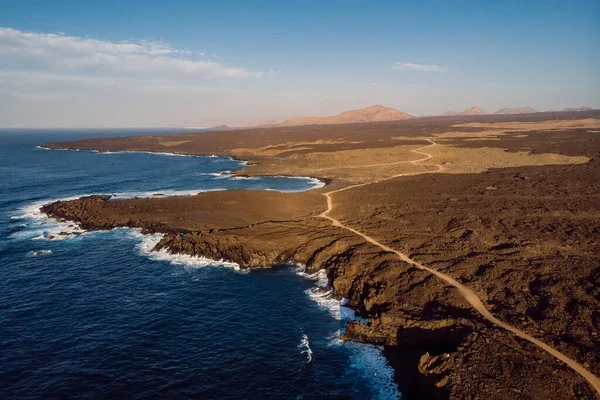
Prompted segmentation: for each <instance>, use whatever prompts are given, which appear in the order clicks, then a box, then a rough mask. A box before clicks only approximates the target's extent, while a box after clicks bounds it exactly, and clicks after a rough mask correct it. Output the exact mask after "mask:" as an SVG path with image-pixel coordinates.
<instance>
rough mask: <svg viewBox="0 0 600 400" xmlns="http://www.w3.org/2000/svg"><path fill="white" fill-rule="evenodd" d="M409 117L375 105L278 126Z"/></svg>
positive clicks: (288, 121) (344, 122)
mask: <svg viewBox="0 0 600 400" xmlns="http://www.w3.org/2000/svg"><path fill="white" fill-rule="evenodd" d="M409 118H413V117H412V115H409V114H407V113H404V112H402V111H398V110H395V109H393V108H388V107H383V106H379V105H375V106H370V107H366V108H361V109H360V110H351V111H345V112H343V113H341V114H338V115H333V116H329V117H301V118H294V119H290V120H287V121H285V122H283V123H282V124H281V125H280V126H294V125H332V124H351V123H357V122H378V121H397V120H401V119H409Z"/></svg>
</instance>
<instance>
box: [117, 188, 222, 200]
mask: <svg viewBox="0 0 600 400" xmlns="http://www.w3.org/2000/svg"><path fill="white" fill-rule="evenodd" d="M223 190H227V189H223V188H217V189H192V190H160V189H157V190H151V191H145V192H120V193H113V197H112V198H113V199H117V200H119V199H132V198H134V197H160V198H162V197H181V196H195V195H197V194H199V193H205V192H219V191H223Z"/></svg>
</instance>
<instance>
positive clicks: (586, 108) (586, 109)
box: [561, 107, 593, 111]
mask: <svg viewBox="0 0 600 400" xmlns="http://www.w3.org/2000/svg"><path fill="white" fill-rule="evenodd" d="M591 110H593V108H590V107H579V108H565V109H564V110H561V111H591Z"/></svg>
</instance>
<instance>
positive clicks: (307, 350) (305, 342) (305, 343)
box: [298, 333, 313, 364]
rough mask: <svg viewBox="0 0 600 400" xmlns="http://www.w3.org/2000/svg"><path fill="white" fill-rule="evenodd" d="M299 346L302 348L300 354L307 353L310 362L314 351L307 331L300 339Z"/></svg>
mask: <svg viewBox="0 0 600 400" xmlns="http://www.w3.org/2000/svg"><path fill="white" fill-rule="evenodd" d="M298 348H299V349H300V354H306V361H307V362H308V363H309V364H310V363H311V362H312V355H313V352H312V349H311V348H310V343H309V341H308V336H307V335H306V334H305V333H303V334H302V339H301V340H300V344H299V345H298Z"/></svg>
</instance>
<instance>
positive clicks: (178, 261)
mask: <svg viewBox="0 0 600 400" xmlns="http://www.w3.org/2000/svg"><path fill="white" fill-rule="evenodd" d="M127 230H128V232H130V234H131V235H132V236H133V237H135V238H137V239H139V240H140V242H139V243H138V244H137V246H136V248H137V250H138V252H139V254H141V255H143V256H146V257H148V258H150V259H152V260H156V261H167V262H169V263H170V264H172V265H183V266H185V267H189V268H202V267H208V266H213V267H226V268H231V269H233V270H235V271H239V272H245V270H241V269H240V266H239V264H236V263H234V262H230V261H223V260H218V261H217V260H211V259H210V258H205V257H196V256H190V255H187V254H171V253H169V252H168V251H167V250H165V249H161V250H159V251H154V247H155V246H156V245H157V244H158V242H159V241H160V240H161V239H162V238H163V236H164V235H162V234H160V233H156V234H152V235H144V234H142V233H141V231H140V229H133V228H127Z"/></svg>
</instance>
